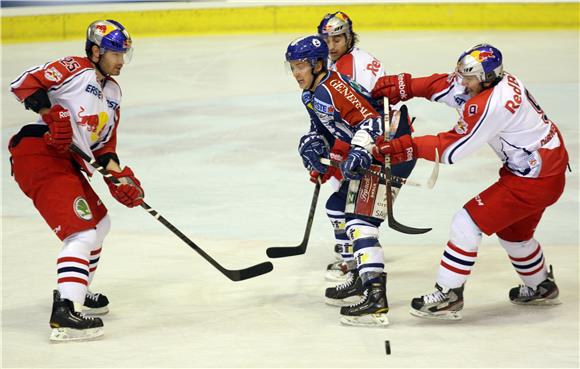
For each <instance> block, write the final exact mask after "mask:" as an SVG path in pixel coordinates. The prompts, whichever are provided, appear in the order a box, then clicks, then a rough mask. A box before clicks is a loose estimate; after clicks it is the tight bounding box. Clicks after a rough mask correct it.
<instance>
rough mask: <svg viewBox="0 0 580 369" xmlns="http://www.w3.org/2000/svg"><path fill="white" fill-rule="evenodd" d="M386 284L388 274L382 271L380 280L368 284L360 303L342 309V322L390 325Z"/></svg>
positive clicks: (362, 324)
mask: <svg viewBox="0 0 580 369" xmlns="http://www.w3.org/2000/svg"><path fill="white" fill-rule="evenodd" d="M386 284H387V274H386V273H382V275H381V277H380V281H379V282H378V283H372V284H371V285H370V286H368V287H367V288H366V289H365V290H364V293H363V298H362V299H361V300H360V301H359V302H358V303H356V304H353V305H349V306H344V307H342V308H341V309H340V315H341V318H340V322H341V323H342V324H345V325H354V326H366V327H385V326H387V325H389V319H388V317H387V313H388V312H389V304H388V302H387V290H386Z"/></svg>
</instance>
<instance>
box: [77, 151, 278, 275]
mask: <svg viewBox="0 0 580 369" xmlns="http://www.w3.org/2000/svg"><path fill="white" fill-rule="evenodd" d="M70 150H71V151H72V152H74V153H76V154H78V155H79V156H80V157H81V158H82V159H83V160H84V161H86V162H87V163H89V164H90V165H91V166H92V167H93V168H95V169H96V170H97V171H98V172H99V173H101V174H102V175H103V177H105V178H107V179H108V180H110V181H111V182H113V183H114V184H115V185H117V186H118V185H120V184H121V181H119V179H118V178H116V177H115V176H113V175H112V174H111V173H109V171H108V170H107V169H106V168H104V167H103V166H102V165H100V164H99V163H98V162H97V161H96V160H95V159H94V158H92V157H90V156H89V155H87V154H86V153H85V152H84V151H83V150H82V149H80V148H79V147H78V146H77V145H75V144H74V143H73V144H71V145H70ZM141 207H142V208H143V209H145V210H146V211H147V212H148V213H149V214H151V216H152V217H153V218H155V219H157V220H158V221H159V222H160V223H161V224H163V225H164V226H165V227H167V228H168V229H169V230H170V231H171V232H173V234H175V235H176V236H177V237H179V238H180V239H181V240H182V241H183V242H185V243H186V244H187V245H188V246H189V247H191V248H192V249H194V250H195V251H196V252H197V253H198V254H200V255H201V256H202V257H203V258H204V259H205V260H207V261H208V262H209V263H210V264H211V265H213V266H214V267H215V268H216V269H217V270H219V271H220V272H221V273H222V274H223V275H225V276H226V277H228V278H229V279H231V280H232V281H239V280H243V279H247V278H252V277H256V276H258V275H260V274H264V273H268V272H269V271H271V270H272V269H273V266H272V263H270V262H266V263H262V264H258V265H256V266H254V267H250V268H248V269H246V270H241V271H238V270H228V269H226V268H224V267H223V266H221V265H220V264H219V263H218V262H217V261H215V260H214V259H213V258H212V257H211V256H209V255H208V254H207V253H206V252H205V251H203V250H202V249H201V248H200V247H199V246H197V245H196V244H195V243H194V242H193V241H192V240H190V239H189V238H188V237H187V236H186V235H184V234H183V233H182V232H181V231H180V230H179V229H177V228H176V227H175V226H174V225H173V224H171V223H170V222H169V221H168V220H167V219H165V218H164V217H163V216H161V214H159V213H158V212H157V211H156V210H155V209H153V208H152V207H151V206H149V205H148V204H147V203H146V202H145V201H143V203H142V204H141ZM268 264H269V265H268ZM250 269H253V270H250ZM256 273H259V274H256ZM254 274H256V275H254Z"/></svg>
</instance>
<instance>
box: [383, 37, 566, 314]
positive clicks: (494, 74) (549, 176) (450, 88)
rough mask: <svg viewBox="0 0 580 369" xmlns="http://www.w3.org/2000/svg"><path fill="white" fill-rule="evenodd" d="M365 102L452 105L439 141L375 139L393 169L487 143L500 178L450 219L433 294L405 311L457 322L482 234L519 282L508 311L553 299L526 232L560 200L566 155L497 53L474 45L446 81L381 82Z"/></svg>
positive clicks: (548, 273)
mask: <svg viewBox="0 0 580 369" xmlns="http://www.w3.org/2000/svg"><path fill="white" fill-rule="evenodd" d="M373 96H375V97H381V96H388V97H389V99H391V100H392V101H393V102H397V101H399V100H402V101H405V100H408V99H410V98H412V97H424V98H427V99H429V100H431V101H438V102H442V103H445V104H447V105H449V106H451V107H454V108H457V109H458V110H459V112H460V118H459V121H458V122H457V124H456V125H455V127H454V128H453V129H451V130H450V131H448V132H441V133H439V134H437V135H427V136H421V137H414V138H411V137H410V136H402V137H400V138H397V139H393V140H391V141H385V140H383V139H381V138H380V137H379V138H378V140H377V146H376V147H375V148H374V149H373V154H376V155H377V156H381V155H390V157H391V161H392V162H393V163H397V162H402V161H406V160H409V159H411V158H422V159H427V160H431V161H432V160H434V158H435V149H436V148H437V149H438V151H439V152H440V153H442V155H441V159H440V161H441V162H442V163H445V164H453V163H456V162H457V161H459V160H462V159H463V158H465V157H467V156H468V155H470V154H472V153H474V152H475V151H476V150H477V149H479V148H480V147H481V146H483V145H484V144H486V143H487V144H488V145H489V146H491V148H492V149H493V150H494V151H495V152H496V154H497V155H498V156H499V158H500V159H501V160H502V162H503V167H502V168H501V169H500V171H499V180H498V181H497V182H496V183H494V184H492V185H491V186H490V187H488V188H487V189H486V190H484V191H483V192H481V193H479V194H478V195H476V196H475V197H473V198H472V199H471V200H469V201H468V202H467V203H466V204H465V205H464V206H463V208H462V209H460V210H459V211H458V212H457V213H456V214H455V216H454V218H453V220H452V223H451V232H450V238H449V240H448V242H447V245H446V247H445V249H444V251H443V256H442V257H441V261H440V264H439V272H438V275H437V280H436V284H435V291H434V292H433V293H429V294H426V295H423V296H421V297H417V298H414V299H413V300H412V302H411V314H413V315H416V316H419V317H425V318H435V319H461V317H462V313H461V312H462V309H463V291H464V286H465V282H466V281H467V278H468V277H469V274H470V273H471V270H472V269H473V265H474V264H475V260H476V258H477V252H478V247H479V245H480V243H481V239H482V233H485V234H486V235H492V234H494V233H495V234H496V235H497V237H498V239H499V242H500V243H501V245H502V246H503V247H504V249H505V250H506V251H507V254H508V256H509V259H510V262H511V264H512V265H513V267H514V268H515V270H516V272H517V273H518V275H519V277H520V278H521V280H522V282H523V284H522V285H520V286H518V287H514V288H512V289H511V290H510V291H509V299H510V300H511V302H513V303H515V304H523V305H551V304H557V303H559V302H558V299H557V297H558V293H559V292H558V287H557V286H556V283H555V281H554V276H553V273H552V267H551V266H550V267H549V269H548V264H547V263H546V261H545V258H544V254H543V252H542V247H541V246H540V244H539V242H538V241H537V240H536V239H535V238H534V232H535V230H536V227H537V226H538V223H539V222H540V219H541V218H542V214H543V213H544V211H545V210H546V208H547V207H548V206H550V205H552V204H554V203H555V202H556V201H557V200H558V198H559V197H560V196H561V194H562V192H563V190H564V184H565V171H566V167H567V164H568V154H567V152H566V148H565V147H564V141H563V139H562V135H561V134H560V131H559V130H558V128H557V127H556V124H555V123H554V122H552V121H551V120H550V119H549V118H548V116H547V115H546V113H545V112H544V111H543V110H542V108H541V107H540V105H538V102H537V101H536V100H535V99H534V97H533V96H532V95H531V93H530V92H529V91H528V90H527V89H526V87H525V86H524V84H523V83H522V81H520V80H519V79H518V78H517V77H516V76H515V75H513V74H511V73H508V72H505V71H504V70H503V60H502V54H501V52H500V51H499V50H498V49H497V48H495V47H493V46H491V45H489V44H480V45H476V46H474V47H472V48H471V49H469V50H467V51H465V52H464V53H462V54H461V56H460V57H459V60H458V62H457V67H456V70H455V72H454V73H451V74H449V75H448V74H434V75H432V76H430V77H424V78H412V76H411V75H410V74H408V73H403V74H399V75H398V76H386V77H383V78H381V79H380V80H379V81H378V82H377V85H376V87H375V89H374V91H373Z"/></svg>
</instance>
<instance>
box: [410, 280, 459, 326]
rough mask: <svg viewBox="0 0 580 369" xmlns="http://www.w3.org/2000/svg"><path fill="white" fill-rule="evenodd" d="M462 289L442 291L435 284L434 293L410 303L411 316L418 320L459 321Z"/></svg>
mask: <svg viewBox="0 0 580 369" xmlns="http://www.w3.org/2000/svg"><path fill="white" fill-rule="evenodd" d="M463 287H464V286H461V287H458V288H453V289H449V288H448V289H444V288H443V287H441V286H440V285H439V284H437V283H435V288H436V289H437V290H436V291H435V292H433V293H430V294H428V295H423V296H421V297H416V298H414V299H413V300H412V301H411V310H410V313H411V315H414V316H418V317H420V318H429V319H440V320H460V319H461V318H462V316H461V310H463Z"/></svg>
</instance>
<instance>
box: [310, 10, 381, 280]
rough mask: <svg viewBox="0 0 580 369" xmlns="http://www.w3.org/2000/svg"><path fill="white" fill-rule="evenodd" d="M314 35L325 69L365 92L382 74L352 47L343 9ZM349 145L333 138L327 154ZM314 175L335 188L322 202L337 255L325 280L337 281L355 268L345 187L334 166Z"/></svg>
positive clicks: (335, 155)
mask: <svg viewBox="0 0 580 369" xmlns="http://www.w3.org/2000/svg"><path fill="white" fill-rule="evenodd" d="M318 35H319V36H320V37H322V38H323V39H324V40H325V41H326V44H327V45H328V50H329V57H328V70H331V71H336V72H338V73H340V74H344V75H346V76H348V77H349V78H350V80H351V81H354V82H356V83H357V84H359V85H361V86H362V87H364V89H365V90H366V91H372V89H373V87H374V86H375V83H376V81H377V79H378V78H379V77H382V76H384V75H385V70H384V68H383V66H382V64H381V62H380V61H379V60H378V59H376V58H375V57H373V56H372V55H370V54H369V53H367V52H366V51H363V50H361V49H359V48H358V47H356V45H357V43H358V35H357V34H356V33H355V32H354V30H353V27H352V20H351V19H350V18H349V17H348V15H346V14H345V13H344V12H341V11H338V12H335V13H329V14H326V15H325V16H324V18H323V19H322V21H321V22H320V24H319V25H318ZM349 148H350V146H349V145H348V144H347V143H345V142H344V141H341V140H336V142H335V144H334V145H333V147H332V150H331V153H330V155H331V158H332V159H333V160H336V161H342V160H344V159H346V155H347V154H348V150H349ZM318 177H320V180H321V182H322V183H324V182H326V181H327V180H328V181H329V183H330V184H331V186H332V187H333V189H334V191H335V192H334V193H333V194H332V195H331V196H330V197H329V198H328V200H327V202H326V214H327V215H328V218H329V219H330V222H331V224H332V226H333V228H334V236H335V242H336V245H335V251H336V252H337V253H338V254H340V260H338V261H336V262H333V263H331V264H329V265H328V267H327V272H326V279H328V280H330V281H341V280H344V279H345V278H346V276H347V273H348V271H350V270H353V269H355V268H356V262H355V260H354V256H353V248H352V244H351V243H350V241H349V240H348V237H347V236H346V233H345V215H344V204H345V196H346V188H343V189H342V190H341V183H343V182H341V181H342V179H343V177H342V174H341V173H340V170H338V168H329V170H328V171H327V172H326V173H325V174H324V175H322V176H320V175H319V174H318V172H316V171H313V172H312V173H311V178H312V181H313V182H315V181H316V180H317V178H318Z"/></svg>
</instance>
